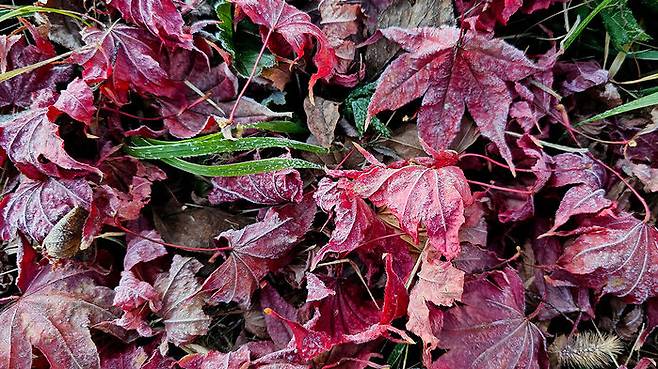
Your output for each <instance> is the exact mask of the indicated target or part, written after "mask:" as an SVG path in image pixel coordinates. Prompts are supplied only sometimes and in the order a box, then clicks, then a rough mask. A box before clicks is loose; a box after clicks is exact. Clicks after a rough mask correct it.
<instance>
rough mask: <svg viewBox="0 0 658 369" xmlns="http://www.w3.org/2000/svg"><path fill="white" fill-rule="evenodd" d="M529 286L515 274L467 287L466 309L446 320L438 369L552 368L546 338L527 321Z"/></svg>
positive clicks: (447, 315)
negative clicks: (527, 292)
mask: <svg viewBox="0 0 658 369" xmlns="http://www.w3.org/2000/svg"><path fill="white" fill-rule="evenodd" d="M524 293H525V290H524V288H523V281H521V278H520V277H519V275H518V274H517V273H516V271H514V270H512V269H506V270H504V271H495V272H491V273H489V274H487V275H484V276H481V277H479V278H476V279H473V280H470V281H468V282H466V284H464V294H463V295H462V303H463V305H460V306H456V307H453V308H451V309H450V310H448V311H447V312H445V313H444V314H443V327H442V329H441V331H440V332H439V334H438V338H439V347H443V348H446V349H448V352H447V353H446V354H444V355H442V356H441V357H439V359H438V360H437V361H435V362H433V363H432V365H431V368H432V369H448V368H449V369H461V368H483V369H485V368H486V369H489V368H491V369H494V368H516V369H521V368H524V369H525V368H531V369H539V368H548V358H547V355H546V343H545V338H544V335H543V333H542V332H541V330H540V329H539V328H538V327H537V326H536V325H534V324H533V323H531V322H530V321H529V320H528V318H527V317H526V316H525V313H524V310H525V296H524Z"/></svg>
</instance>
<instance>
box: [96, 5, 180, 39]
mask: <svg viewBox="0 0 658 369" xmlns="http://www.w3.org/2000/svg"><path fill="white" fill-rule="evenodd" d="M108 5H110V6H112V7H113V8H115V9H117V10H118V11H119V12H120V13H121V15H122V16H123V18H124V19H125V20H127V21H129V22H132V23H134V24H137V25H140V26H144V27H145V28H146V29H148V30H149V32H151V33H152V34H153V35H154V36H157V37H158V38H159V39H160V40H161V41H162V42H164V44H165V45H167V46H171V47H176V46H178V47H183V48H186V49H191V48H192V47H193V45H192V34H190V33H185V31H184V30H183V26H184V25H185V23H184V22H183V17H182V15H181V13H180V11H179V10H178V9H177V8H176V5H175V4H174V2H173V1H172V0H110V1H108Z"/></svg>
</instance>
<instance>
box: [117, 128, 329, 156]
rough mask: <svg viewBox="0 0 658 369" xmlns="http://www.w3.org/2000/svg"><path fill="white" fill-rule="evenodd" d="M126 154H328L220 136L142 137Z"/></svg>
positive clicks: (286, 143) (280, 142) (289, 143)
mask: <svg viewBox="0 0 658 369" xmlns="http://www.w3.org/2000/svg"><path fill="white" fill-rule="evenodd" d="M132 144H133V145H132V146H127V147H126V148H125V150H126V152H127V153H128V154H129V155H131V156H134V157H136V158H138V159H168V158H189V157H195V156H203V155H211V154H219V153H226V152H235V151H248V150H254V149H264V148H270V147H287V148H291V149H297V150H302V151H309V152H314V153H326V152H327V150H326V149H325V148H323V147H320V146H315V145H310V144H307V143H303V142H299V141H294V140H289V139H286V138H277V137H245V138H239V139H235V140H229V139H225V138H223V136H222V135H221V134H220V133H214V134H210V135H206V136H203V137H197V138H192V139H187V140H180V141H161V140H153V139H145V138H141V137H137V138H133V139H132Z"/></svg>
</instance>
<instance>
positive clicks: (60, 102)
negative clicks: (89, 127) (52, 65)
mask: <svg viewBox="0 0 658 369" xmlns="http://www.w3.org/2000/svg"><path fill="white" fill-rule="evenodd" d="M59 113H66V114H67V115H68V116H70V117H71V118H73V119H75V120H77V121H79V122H82V123H85V124H89V123H91V120H92V119H93V118H94V114H95V113H96V106H94V94H93V93H92V92H91V88H89V86H87V84H86V83H85V82H84V81H83V80H81V79H79V78H76V79H74V80H73V81H72V82H71V83H69V85H68V87H67V88H66V90H64V91H62V93H61V95H59V97H58V98H57V101H55V104H54V105H53V106H52V108H51V111H49V112H48V114H49V115H50V116H51V117H52V116H57V115H58V114H59ZM51 119H53V118H51ZM53 120H54V119H53Z"/></svg>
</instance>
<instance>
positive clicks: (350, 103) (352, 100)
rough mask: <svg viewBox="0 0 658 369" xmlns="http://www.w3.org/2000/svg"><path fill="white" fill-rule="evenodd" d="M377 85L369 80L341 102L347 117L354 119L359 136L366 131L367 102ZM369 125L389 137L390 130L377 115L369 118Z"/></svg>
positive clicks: (368, 102)
mask: <svg viewBox="0 0 658 369" xmlns="http://www.w3.org/2000/svg"><path fill="white" fill-rule="evenodd" d="M376 87H377V83H376V82H371V83H368V84H366V85H363V86H361V87H357V88H355V89H354V90H352V92H350V94H349V95H348V96H347V98H346V99H345V103H344V104H343V106H344V108H343V110H344V111H345V113H346V115H347V118H350V117H351V118H352V119H353V120H354V125H355V126H356V130H357V132H359V135H360V136H363V135H364V134H365V133H366V125H365V123H366V118H367V115H368V104H370V99H371V98H372V95H373V94H374V93H375V88H376ZM370 125H371V126H372V128H373V129H374V130H375V131H376V132H377V133H379V134H380V135H382V136H384V137H391V130H390V129H388V127H387V126H386V125H385V124H384V123H383V122H382V121H381V120H379V118H377V117H372V119H371V120H370Z"/></svg>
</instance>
